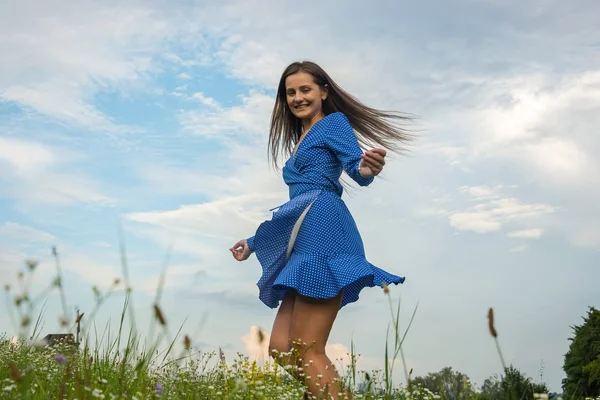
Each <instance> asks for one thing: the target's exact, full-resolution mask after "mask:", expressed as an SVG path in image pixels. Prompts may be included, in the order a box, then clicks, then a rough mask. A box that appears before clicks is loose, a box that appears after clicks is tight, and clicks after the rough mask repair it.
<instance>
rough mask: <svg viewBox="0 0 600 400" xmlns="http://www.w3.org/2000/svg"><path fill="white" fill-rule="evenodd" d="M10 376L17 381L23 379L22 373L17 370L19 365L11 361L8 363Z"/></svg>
mask: <svg viewBox="0 0 600 400" xmlns="http://www.w3.org/2000/svg"><path fill="white" fill-rule="evenodd" d="M10 376H11V377H12V378H13V380H14V381H15V382H17V383H20V382H21V381H22V380H23V374H22V373H21V371H20V370H19V367H17V364H15V363H14V362H13V361H11V363H10Z"/></svg>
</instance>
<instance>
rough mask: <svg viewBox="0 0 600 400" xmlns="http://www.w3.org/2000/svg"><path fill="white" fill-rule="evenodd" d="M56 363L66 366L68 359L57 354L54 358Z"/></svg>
mask: <svg viewBox="0 0 600 400" xmlns="http://www.w3.org/2000/svg"><path fill="white" fill-rule="evenodd" d="M54 361H56V362H57V363H59V364H64V363H66V362H67V357H65V356H64V355H63V354H57V355H56V357H54Z"/></svg>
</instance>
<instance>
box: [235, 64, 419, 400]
mask: <svg viewBox="0 0 600 400" xmlns="http://www.w3.org/2000/svg"><path fill="white" fill-rule="evenodd" d="M386 118H387V119H389V118H398V119H408V117H406V116H401V115H398V114H394V113H386V112H383V111H379V110H375V109H372V108H369V107H366V106H364V105H362V104H361V103H360V102H358V101H357V100H355V99H354V98H353V97H352V96H350V95H349V94H347V93H346V92H344V91H343V90H342V89H341V88H340V87H339V86H338V85H337V84H336V83H335V82H334V81H333V80H332V79H331V78H330V77H329V76H328V75H327V74H326V73H325V71H323V69H322V68H321V67H319V66H318V65H317V64H314V63H312V62H302V63H300V62H297V63H293V64H291V65H290V66H288V67H287V68H286V70H285V71H284V73H283V75H282V76H281V80H280V83H279V88H278V92H277V98H276V101H275V107H274V109H273V115H272V120H271V132H270V138H269V139H270V140H269V146H270V148H271V155H272V157H273V159H274V161H275V164H277V161H276V158H277V152H278V151H279V150H280V147H283V149H284V150H285V151H286V152H287V153H288V155H290V157H289V158H288V160H287V162H286V163H285V166H284V168H283V179H284V181H285V183H286V184H287V185H288V187H289V196H290V201H289V202H287V203H285V204H284V205H282V206H281V207H279V208H278V210H277V211H276V212H275V213H274V214H273V218H272V219H271V220H270V221H265V222H263V223H262V224H261V225H260V226H259V227H258V230H257V231H256V234H255V236H253V237H251V238H249V239H247V240H240V241H239V242H238V243H236V244H235V245H234V246H233V247H232V248H231V249H230V250H231V252H232V254H233V256H234V257H235V258H236V259H237V260H239V261H242V260H246V259H247V258H248V257H249V256H250V254H251V253H252V252H255V253H256V256H257V258H258V260H259V262H260V263H261V266H262V268H263V274H262V277H261V278H260V280H259V281H258V287H259V289H260V294H259V298H260V300H261V301H262V302H263V303H264V304H265V305H267V306H268V307H271V308H276V307H279V311H278V313H277V317H276V318H275V322H274V324H273V329H272V332H271V338H270V343H269V350H270V351H271V353H272V355H273V357H274V358H275V359H276V360H277V361H278V362H280V363H282V364H289V365H291V366H292V367H296V368H298V370H297V371H302V369H300V368H303V371H304V372H302V373H300V372H299V373H297V377H298V378H303V379H305V382H306V384H307V385H308V389H309V391H310V392H311V393H312V394H313V396H317V397H318V398H321V396H322V395H323V394H324V393H322V391H324V392H325V393H327V394H329V395H331V396H332V397H333V398H338V393H340V392H342V391H343V389H342V388H341V387H339V386H338V384H337V383H336V382H337V381H338V378H339V376H338V375H337V372H336V371H335V368H334V367H333V365H332V363H331V360H330V359H329V358H328V357H327V355H326V354H325V346H326V343H327V339H328V337H329V333H330V331H331V328H332V326H333V323H334V320H335V318H336V316H337V313H338V310H339V309H341V308H342V307H343V306H345V305H346V304H348V303H352V302H355V301H357V300H358V298H359V294H360V291H361V290H362V289H363V288H365V287H374V286H385V285H386V284H391V283H394V284H399V283H403V282H404V277H400V276H396V275H392V274H390V273H388V272H386V271H384V270H382V269H380V268H378V267H376V266H374V265H372V264H371V263H369V262H368V261H367V259H366V258H365V252H364V247H363V242H362V239H361V236H360V233H359V231H358V229H357V227H356V224H355V222H354V219H353V218H352V215H351V214H350V211H349V210H348V208H347V207H346V205H345V203H344V202H343V201H342V199H341V196H342V192H343V189H342V186H341V184H340V182H339V178H340V176H341V174H342V172H343V171H345V172H346V173H347V174H348V175H349V176H350V177H351V178H352V179H353V180H354V181H355V182H356V183H358V184H359V185H361V186H367V185H369V184H371V183H372V182H373V180H374V177H375V176H377V175H378V174H379V173H380V172H381V170H382V169H383V167H384V165H385V156H386V150H385V148H387V149H388V150H398V147H397V142H407V141H408V140H410V139H411V137H410V135H408V134H407V132H406V131H404V130H402V129H400V128H398V127H397V126H394V125H392V124H390V123H389V122H387V121H386V120H385V119H386ZM355 131H356V133H355ZM357 136H358V138H357ZM359 139H360V140H361V141H362V142H375V143H378V144H379V145H381V146H382V147H383V148H376V149H372V150H369V151H367V152H365V153H363V151H362V150H361V148H360V146H359ZM282 142H283V143H282ZM290 352H292V353H293V354H295V355H296V356H298V357H301V358H300V359H299V358H297V357H296V358H294V359H290V358H289V357H286V358H282V357H281V355H282V354H284V355H287V354H289V353H290ZM301 360H304V361H301ZM311 377H312V378H311ZM317 377H318V379H317ZM349 396H351V394H350V393H349V392H346V398H348V397H349Z"/></svg>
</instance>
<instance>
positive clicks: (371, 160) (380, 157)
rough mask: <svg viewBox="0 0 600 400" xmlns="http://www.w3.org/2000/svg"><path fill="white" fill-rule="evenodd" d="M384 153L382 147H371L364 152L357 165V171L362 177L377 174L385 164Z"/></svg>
mask: <svg viewBox="0 0 600 400" xmlns="http://www.w3.org/2000/svg"><path fill="white" fill-rule="evenodd" d="M386 154H387V153H386V151H385V150H384V149H373V150H369V151H367V152H366V153H364V154H363V155H362V160H360V165H359V166H358V168H359V170H358V171H359V173H360V174H361V175H362V177H363V178H370V177H372V176H377V175H379V173H380V172H381V170H382V169H383V166H384V165H385V156H386Z"/></svg>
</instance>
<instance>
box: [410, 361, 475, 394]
mask: <svg viewBox="0 0 600 400" xmlns="http://www.w3.org/2000/svg"><path fill="white" fill-rule="evenodd" d="M410 384H411V385H416V386H419V385H420V386H422V387H424V388H426V389H429V390H430V391H431V392H433V393H436V394H438V395H440V396H441V397H442V398H443V399H449V400H463V399H465V400H466V399H470V398H471V397H472V395H473V394H474V390H473V387H472V385H471V382H470V380H469V377H468V376H467V375H465V374H463V373H461V372H458V371H453V370H452V367H445V368H442V369H441V370H440V371H439V372H430V373H429V374H427V375H426V376H424V377H420V376H417V377H415V378H413V379H412V380H411V382H410Z"/></svg>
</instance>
